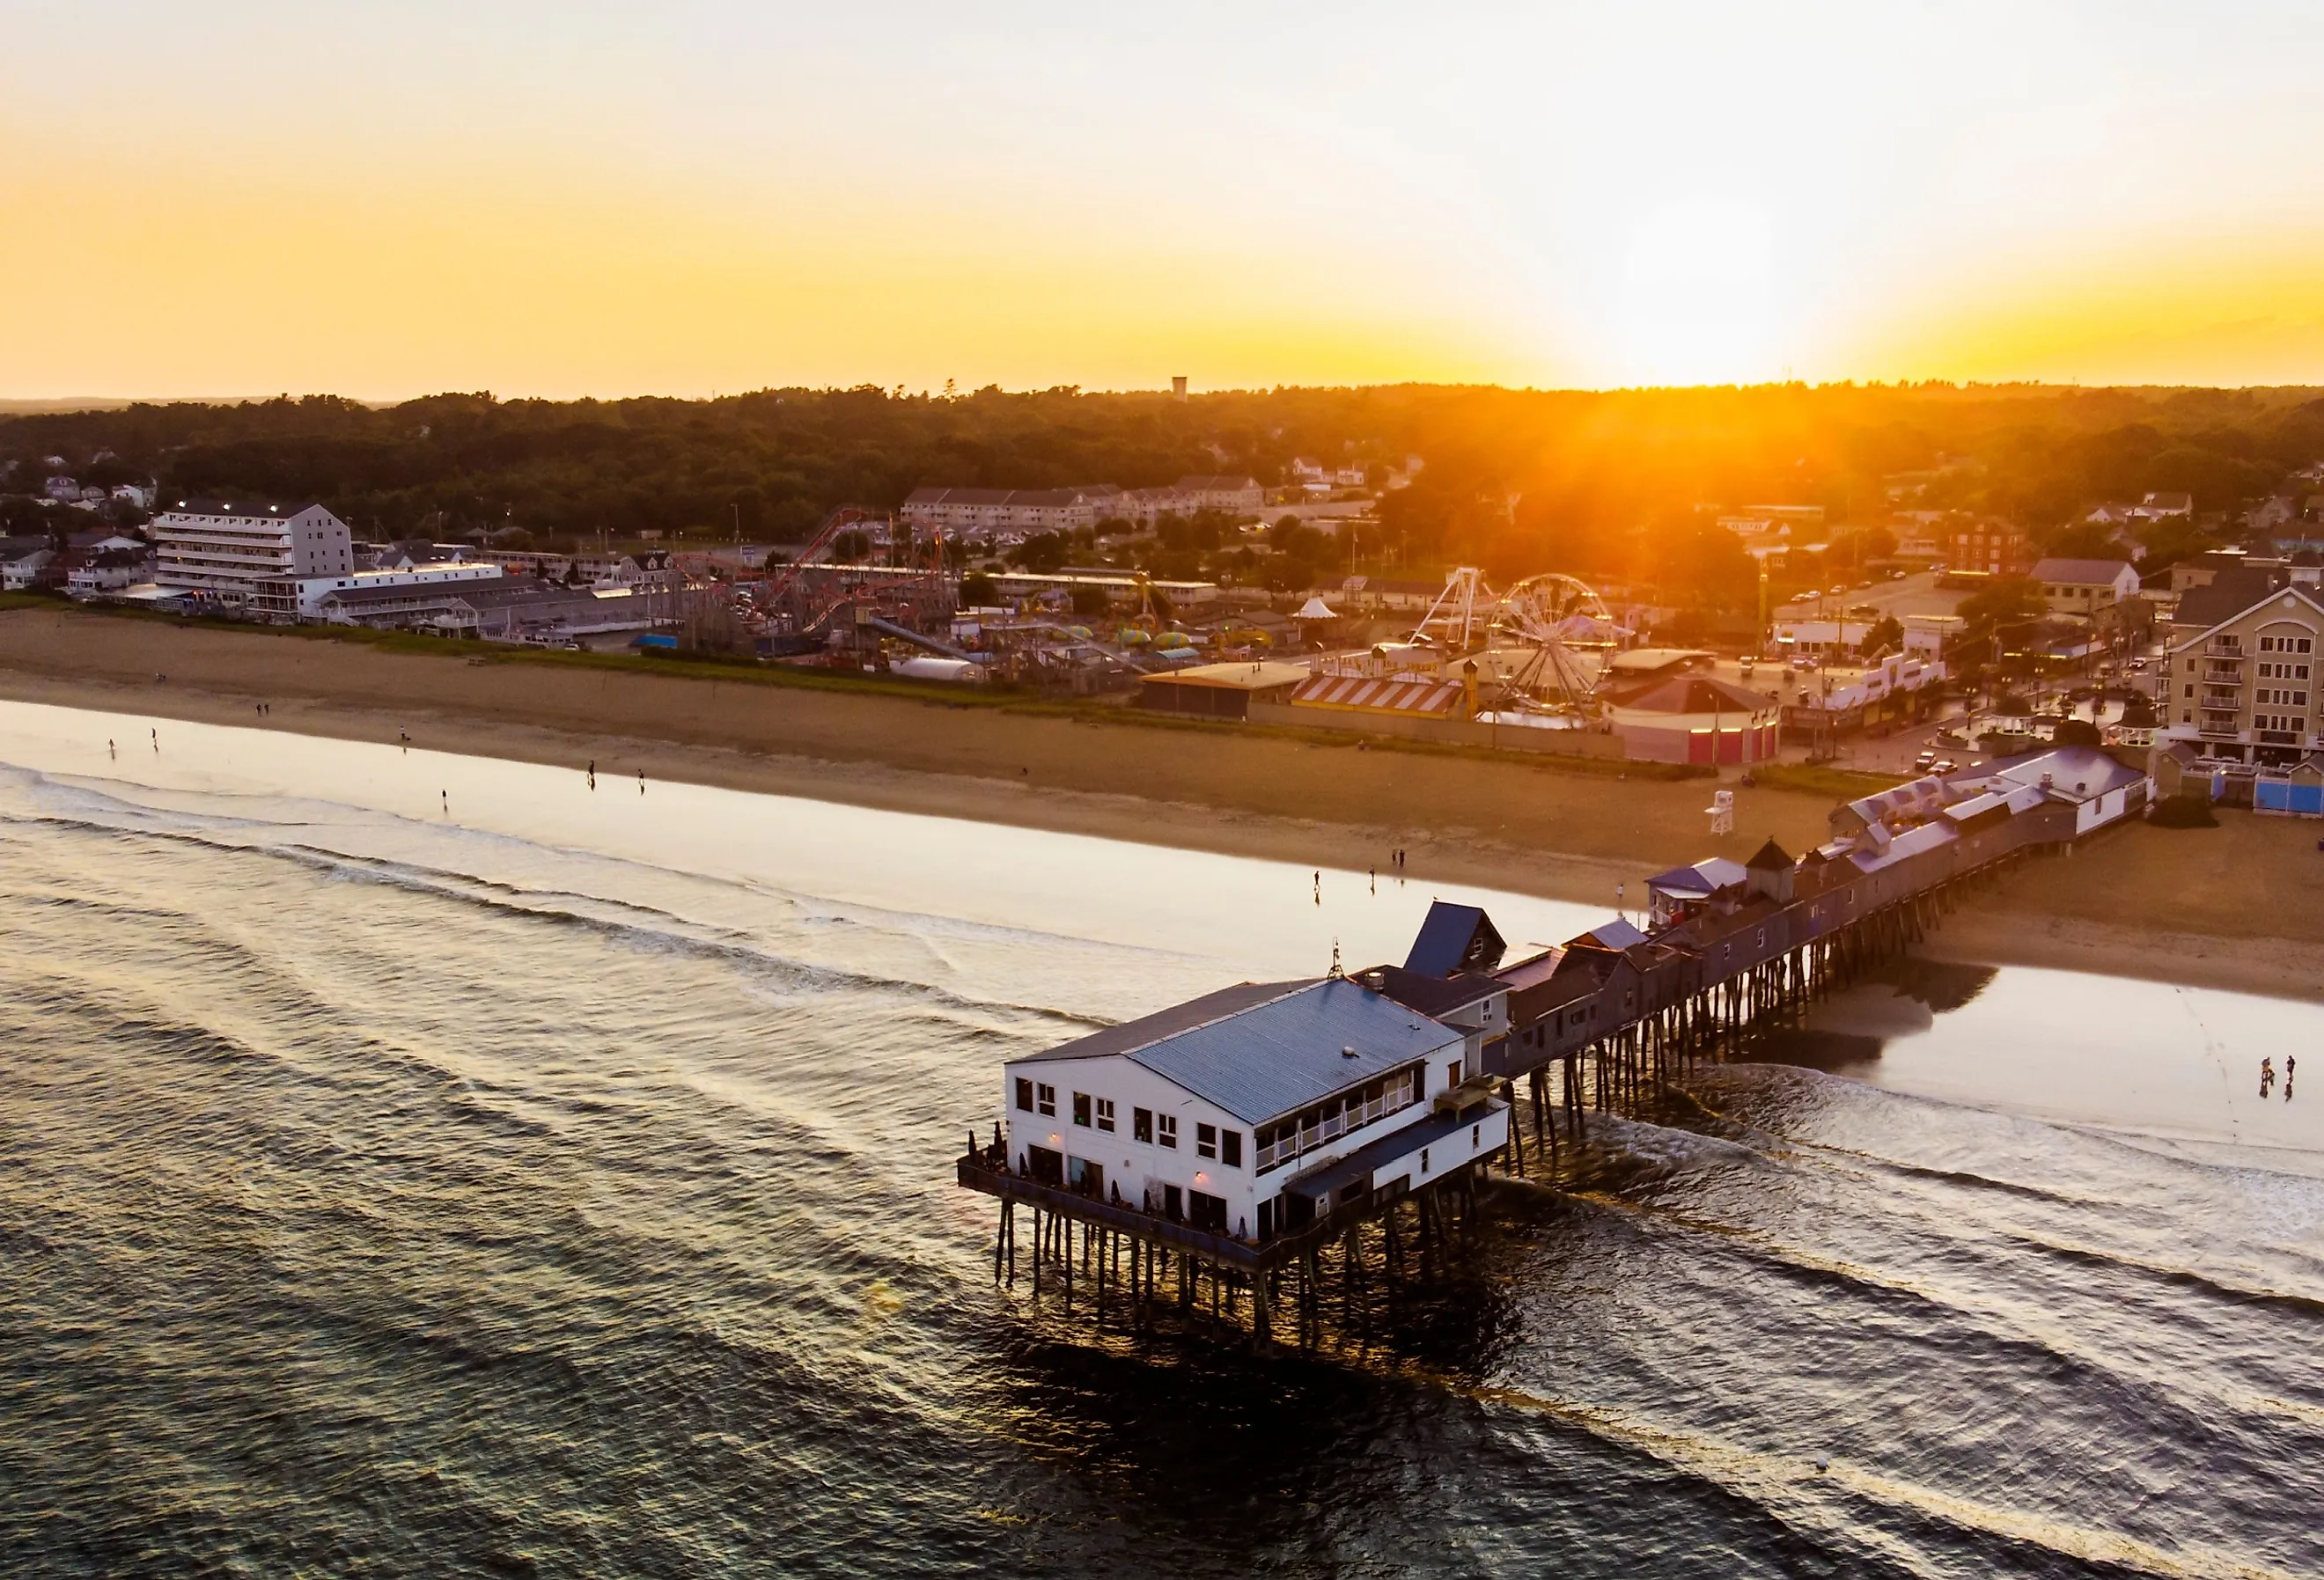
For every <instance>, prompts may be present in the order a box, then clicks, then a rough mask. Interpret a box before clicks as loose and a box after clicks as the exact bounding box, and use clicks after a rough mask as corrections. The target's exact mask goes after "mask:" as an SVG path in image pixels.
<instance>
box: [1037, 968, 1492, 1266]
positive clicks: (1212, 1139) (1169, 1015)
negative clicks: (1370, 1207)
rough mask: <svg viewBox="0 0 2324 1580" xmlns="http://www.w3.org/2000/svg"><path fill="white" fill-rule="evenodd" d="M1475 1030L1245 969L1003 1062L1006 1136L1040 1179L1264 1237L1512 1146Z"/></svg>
mask: <svg viewBox="0 0 2324 1580" xmlns="http://www.w3.org/2000/svg"><path fill="white" fill-rule="evenodd" d="M1488 996H1489V995H1488ZM1483 1041H1484V1034H1483V1032H1482V1031H1481V1030H1471V1029H1466V1028H1463V1027H1461V1026H1457V1025H1452V1024H1447V1023H1446V1022H1444V1021H1439V1020H1436V1019H1434V1018H1433V1017H1431V1016H1429V1015H1425V1014H1423V1013H1421V1012H1418V1011H1416V1010H1414V1009H1412V1008H1410V1007H1408V1006H1407V1005H1406V1004H1404V1003H1399V1002H1397V999H1395V998H1394V997H1392V996H1390V995H1389V994H1388V993H1384V992H1381V991H1379V989H1377V988H1374V987H1372V986H1369V985H1368V984H1366V983H1364V982H1361V981H1359V980H1356V979H1353V978H1350V977H1344V976H1338V975H1333V976H1326V977H1322V978H1317V979H1309V980H1302V981H1292V982H1271V983H1243V984H1240V985H1238V986H1234V987H1230V988H1224V989H1222V990H1220V991H1219V992H1216V993H1207V994H1204V995H1203V997H1201V998H1197V999H1194V1000H1193V1001H1191V1002H1189V1003H1183V1004H1177V1005H1174V1006H1172V1007H1171V1008H1169V1009H1167V1010H1162V1011H1159V1012H1156V1013H1154V1014H1150V1015H1144V1016H1140V1017H1139V1018H1138V1019H1136V1020H1133V1021H1125V1022H1123V1023H1122V1024H1120V1025H1118V1026H1111V1027H1108V1028H1106V1029H1105V1030H1102V1031H1095V1032H1092V1033H1090V1034H1089V1035H1088V1036H1085V1037H1081V1038H1076V1039H1074V1040H1073V1041H1071V1042H1067V1043H1064V1044H1062V1045H1060V1046H1058V1047H1056V1048H1052V1049H1047V1051H1045V1052H1041V1053H1037V1054H1034V1055H1031V1056H1030V1057H1028V1058H1020V1059H1014V1060H1011V1061H1010V1062H1009V1063H1008V1064H1007V1065H1006V1066H1005V1067H1003V1070H1002V1075H1001V1106H1002V1111H1003V1113H1005V1114H1006V1115H1007V1120H1006V1127H1005V1137H1004V1141H1003V1145H1004V1147H1005V1149H1006V1153H1007V1157H1008V1159H1009V1160H1010V1164H1011V1166H1012V1167H1013V1168H1014V1169H1016V1170H1017V1172H1018V1173H1019V1175H1020V1176H1025V1177H1029V1178H1032V1179H1034V1180H1036V1181H1037V1182H1039V1183H1042V1184H1047V1185H1049V1186H1053V1187H1058V1188H1062V1189H1066V1190H1072V1191H1075V1192H1078V1193H1080V1194H1082V1195H1084V1196H1087V1197H1092V1198H1094V1199H1096V1200H1100V1201H1105V1202H1118V1203H1126V1204H1128V1205H1130V1206H1145V1207H1146V1208H1148V1210H1150V1211H1153V1212H1156V1213H1158V1214H1160V1215H1162V1216H1163V1217H1165V1218H1167V1219H1169V1220H1171V1221H1173V1222H1178V1223H1185V1224H1191V1225H1192V1226H1193V1227H1194V1228H1196V1229H1201V1230H1207V1231H1209V1232H1210V1233H1212V1234H1219V1235H1222V1236H1224V1235H1231V1236H1232V1237H1234V1238H1235V1239H1237V1240H1242V1241H1251V1242H1257V1243H1265V1242H1266V1241H1267V1240H1268V1239H1270V1238H1271V1237H1273V1236H1274V1235H1275V1234H1278V1233H1281V1232H1284V1231H1286V1230H1293V1229H1297V1228H1300V1227H1303V1226H1304V1225H1305V1224H1309V1223H1312V1222H1314V1220H1315V1219H1316V1218H1318V1217H1321V1216H1323V1215H1326V1214H1329V1213H1331V1212H1333V1211H1335V1210H1337V1209H1339V1208H1342V1207H1343V1206H1351V1205H1356V1204H1360V1203H1367V1202H1369V1201H1373V1200H1376V1199H1378V1198H1379V1197H1382V1196H1384V1195H1388V1194H1390V1193H1394V1192H1397V1191H1401V1190H1406V1189H1412V1188H1416V1187H1419V1186H1422V1185H1425V1184H1426V1183H1428V1182H1430V1181H1431V1180H1432V1179H1433V1178H1435V1177H1437V1176H1440V1175H1443V1174H1444V1173H1445V1172H1447V1171H1449V1170H1452V1169H1460V1168H1462V1167H1463V1166H1464V1165H1466V1164H1469V1163H1471V1162H1472V1161H1474V1160H1477V1159H1479V1158H1481V1157H1484V1156H1486V1155H1488V1154H1489V1153H1492V1152H1494V1151H1497V1150H1499V1149H1500V1148H1501V1147H1502V1146H1503V1145H1504V1144H1506V1142H1507V1141H1508V1109H1507V1108H1506V1107H1504V1106H1503V1105H1502V1104H1500V1103H1499V1101H1498V1100H1497V1099H1495V1098H1494V1097H1493V1096H1492V1095H1491V1084H1490V1082H1489V1079H1488V1078H1487V1077H1486V1076H1484V1075H1483V1073H1482V1067H1481V1063H1480V1058H1481V1049H1482V1044H1483Z"/></svg>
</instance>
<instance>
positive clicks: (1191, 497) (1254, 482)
mask: <svg viewBox="0 0 2324 1580" xmlns="http://www.w3.org/2000/svg"><path fill="white" fill-rule="evenodd" d="M1172 486H1174V487H1175V488H1176V489H1177V491H1178V492H1179V493H1180V494H1183V495H1185V500H1186V503H1187V505H1188V506H1189V508H1190V509H1193V510H1222V511H1226V512H1228V513H1231V514H1237V515H1241V514H1248V513H1250V512H1252V511H1255V510H1257V509H1259V506H1261V505H1263V504H1266V503H1267V490H1266V489H1265V488H1264V487H1262V486H1261V485H1260V484H1259V479H1258V478H1256V477H1235V476H1210V475H1204V474H1200V473H1196V474H1190V475H1188V476H1184V477H1181V478H1179V479H1178V481H1177V482H1176V484H1174V485H1172Z"/></svg>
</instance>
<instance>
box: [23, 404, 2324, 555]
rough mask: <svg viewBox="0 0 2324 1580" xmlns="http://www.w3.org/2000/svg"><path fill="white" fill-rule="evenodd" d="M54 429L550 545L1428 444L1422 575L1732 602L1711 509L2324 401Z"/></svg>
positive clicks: (2309, 447)
mask: <svg viewBox="0 0 2324 1580" xmlns="http://www.w3.org/2000/svg"><path fill="white" fill-rule="evenodd" d="M51 456H54V457H60V458H61V459H62V460H63V461H64V462H65V464H66V467H67V468H68V469H69V470H70V471H71V472H72V473H73V474H74V475H75V476H78V477H80V478H81V479H82V480H83V481H85V482H95V483H100V484H101V483H108V482H115V481H142V480H143V479H144V478H147V477H151V478H153V479H155V480H157V481H158V482H159V483H160V485H161V488H162V491H163V494H164V503H165V504H166V501H167V498H168V497H169V496H171V495H173V494H174V495H188V494H195V493H200V494H224V495H226V496H229V497H230V496H232V495H234V494H250V495H253V496H260V497H270V498H291V497H298V498H315V499H319V500H322V501H324V502H326V503H327V504H329V505H330V506H331V507H332V508H333V509H334V510H335V511H337V513H339V514H340V515H341V516H343V517H344V518H346V520H347V521H348V522H349V523H350V524H351V525H353V526H354V527H355V529H356V531H357V532H358V534H359V535H361V536H365V537H379V538H392V537H404V536H410V535H413V534H421V535H430V536H435V537H445V538H448V537H453V536H457V535H459V534H462V533H465V532H468V531H473V530H475V529H479V528H481V529H483V530H484V531H488V532H493V533H498V534H501V535H503V538H504V539H507V540H510V541H530V542H533V543H536V544H540V545H543V546H552V545H556V544H559V543H576V542H581V541H588V540H592V539H595V538H597V537H598V536H599V535H601V534H603V535H605V536H608V537H611V538H613V539H615V540H620V539H624V538H633V537H634V536H635V535H636V534H638V533H640V532H644V531H654V532H659V533H661V534H663V535H664V536H665V537H666V538H669V537H675V536H676V535H678V534H681V533H683V534H685V535H687V536H688V537H700V538H709V539H718V538H726V537H733V536H740V537H742V538H744V539H750V540H756V541H775V542H793V541H798V540H800V539H802V538H804V537H805V536H807V534H808V533H809V532H811V531H813V530H814V527H815V525H816V522H819V521H820V520H821V519H822V518H823V517H824V515H825V514H826V513H828V512H829V511H831V510H832V509H834V508H835V507H837V506H839V505H842V504H859V505H864V506H868V507H871V508H875V509H878V508H886V507H891V506H894V505H896V504H899V503H900V502H901V501H902V499H903V498H904V496H905V495H906V494H908V493H909V492H910V490H911V489H913V488H914V487H917V486H920V485H964V486H985V487H1022V488H1041V487H1058V486H1067V485H1075V484H1086V483H1100V482H1104V483H1116V484H1120V485H1122V486H1124V487H1139V486H1150V485H1160V484H1166V483H1168V482H1171V481H1173V480H1174V479H1176V477H1178V476H1182V475H1185V474H1186V473H1190V472H1201V473H1217V472H1224V473H1238V474H1242V473H1247V474H1249V475H1250V476H1255V477H1257V478H1259V480H1260V481H1261V482H1265V483H1270V484H1272V483H1277V482H1280V481H1283V480H1285V479H1286V478H1287V477H1288V475H1289V467H1290V463H1291V461H1292V459H1293V458H1294V457H1300V456H1308V457H1317V458H1320V459H1323V460H1327V461H1330V462H1332V463H1334V464H1349V465H1359V466H1365V467H1374V468H1377V467H1382V466H1385V465H1397V464H1400V463H1401V462H1402V461H1403V460H1404V458H1405V457H1407V456H1417V457H1421V459H1422V460H1423V461H1424V462H1425V467H1424V469H1423V470H1422V471H1421V472H1420V473H1419V474H1418V475H1417V476H1416V478H1415V479H1414V481H1413V482H1412V484H1411V485H1410V486H1409V487H1406V488H1402V489H1399V490H1396V491H1394V492H1391V493H1390V494H1388V495H1387V496H1386V497H1385V498H1384V499H1383V501H1382V504H1381V506H1380V512H1379V514H1380V521H1379V526H1378V527H1377V528H1375V529H1374V532H1375V535H1376V537H1377V539H1378V541H1376V542H1374V543H1373V544H1371V545H1370V549H1371V551H1372V552H1374V553H1381V552H1385V553H1389V554H1392V555H1393V556H1395V557H1396V558H1397V559H1398V560H1399V561H1400V562H1402V563H1404V564H1406V565H1407V566H1409V567H1410V568H1411V570H1412V574H1414V575H1416V576H1433V575H1434V574H1435V573H1436V572H1437V571H1439V570H1441V568H1442V567H1443V565H1444V564H1446V563H1449V562H1452V561H1456V560H1459V561H1467V562H1472V563H1480V564H1482V565H1485V566H1486V567H1487V568H1489V569H1490V570H1492V571H1493V572H1494V573H1495V574H1497V575H1499V576H1502V577H1512V576H1517V575H1521V574H1525V573H1526V572H1530V571H1535V570H1544V569H1568V570H1575V571H1580V572H1584V573H1588V574H1593V575H1598V576H1601V577H1650V578H1652V579H1655V580H1657V581H1661V582H1664V583H1666V584H1668V585H1671V586H1673V587H1677V588H1680V589H1687V588H1693V589H1699V590H1701V591H1702V592H1703V593H1704V595H1705V596H1714V597H1716V598H1717V599H1720V600H1728V599H1732V598H1733V597H1736V596H1742V595H1741V594H1739V593H1738V590H1737V589H1738V588H1741V587H1748V584H1749V580H1750V578H1749V577H1748V564H1738V556H1739V550H1738V546H1737V544H1736V541H1735V540H1734V538H1733V537H1732V535H1731V534H1729V533H1727V532H1724V531H1720V530H1719V528H1718V527H1717V525H1716V521H1715V513H1716V511H1717V510H1718V509H1720V508H1727V509H1732V508H1740V507H1743V506H1748V505H1751V504H1821V505H1823V506H1825V507H1826V509H1827V511H1828V512H1829V514H1830V519H1831V521H1832V522H1834V523H1839V524H1840V525H1841V526H1842V527H1843V528H1844V527H1845V526H1846V525H1847V524H1849V523H1854V524H1857V525H1859V526H1862V527H1866V528H1870V527H1872V526H1873V525H1875V524H1876V523H1877V522H1880V521H1881V519H1882V518H1883V517H1884V516H1886V514H1888V513H1890V511H1891V510H1892V509H1894V508H1897V507H1899V506H1910V507H1912V508H1919V509H1944V510H1962V511H1969V512H1974V513H1980V514H1990V515H1997V516H2002V517H2006V518H2008V519H2011V520H2015V521H2017V522H2021V523H2022V524H2024V525H2025V526H2027V527H2029V528H2031V529H2033V531H2035V532H2036V534H2037V535H2038V536H2040V537H2041V538H2042V539H2043V541H2044V542H2045V544H2046V543H2049V542H2052V541H2055V542H2060V543H2065V544H2068V545H2072V544H2073V543H2075V542H2076V541H2078V540H2077V539H2076V538H2075V537H2074V534H2075V533H2076V532H2077V531H2080V529H2079V528H2078V527H2077V525H2076V523H2077V522H2079V521H2080V517H2081V516H2082V515H2083V514H2084V513H2086V512H2087V511H2088V509H2089V506H2090V505H2092V504H2096V503H2098V502H2099V501H2101V500H2106V499H2117V498H2120V499H2134V500H2135V499H2136V498H2138V497H2139V496H2140V495H2141V494H2144V493H2147V492H2150V491H2157V490H2183V491H2185V492H2187V493H2189V494H2192V495H2193V496H2194V500H2195V504H2196V507H2197V510H2198V512H2199V513H2202V514H2204V515H2207V516H2209V517H2210V518H2212V523H2213V524H2215V525H2216V524H2217V523H2218V522H2224V521H2225V520H2227V518H2230V517H2232V516H2233V515H2234V514H2235V513H2237V512H2238V511H2239V510H2240V508H2241V507H2242V506H2243V505H2244V504H2246V502H2248V501H2250V500H2252V499H2254V498H2255V497H2258V496H2261V495H2264V494H2267V493H2268V492H2270V491H2271V490H2273V489H2275V488H2278V487H2280V486H2282V485H2283V483H2284V481H2285V479H2286V478H2287V477H2288V476H2290V475H2291V474H2292V472H2294V471H2295V470H2297V469H2299V468H2301V467H2305V466H2308V465H2310V464H2312V463H2314V462H2315V461H2316V460H2317V459H2318V458H2319V457H2324V399H2319V392H2316V391H2313V390H2298V389H2283V390H2239V391H2223V390H2208V389H2179V390H2169V389H2151V390H2148V389H2101V390H2079V389H2058V388H2049V387H2042V386H1966V387H1964V386H1954V385H1946V384H1910V385H1854V384H1836V385H1820V386H1813V387H1811V386H1807V385H1803V384H1784V385H1771V386H1762V387H1753V388H1711V389H1692V390H1632V391H1611V392H1584V391H1537V390H1509V389H1501V388H1495V387H1467V386H1445V385H1382V386H1372V387H1366V388H1357V389H1297V388H1284V389H1276V390H1268V391H1247V392H1229V393H1218V394H1209V395H1200V396H1196V397H1194V398H1193V399H1191V400H1188V401H1185V402H1179V401H1176V400H1174V399H1172V398H1170V397H1169V396H1167V395H1165V394H1161V393H1087V392H1083V391H1080V390H1076V389H1072V388H1060V389H1055V390H1047V391H1037V392H1025V393H1009V392H1003V391H1001V390H998V389H986V390H982V391H978V392H976V393H973V394H968V395H964V396H960V397H957V398H954V397H944V396H938V397H930V396H926V395H910V394H906V393H902V392H900V391H883V390H880V389H876V388H871V387H864V388H858V389H849V390H805V389H797V390H763V391H758V392H755V393H749V394H743V395H734V396H727V397H722V398H719V399H715V400H704V401H683V400H670V399H658V398H655V399H649V398H639V399H632V400H614V401H596V400H584V401H568V402H550V401H537V400H514V401H500V400H495V399H494V398H493V396H492V395H490V394H489V393H474V394H458V393H447V394H440V395H431V396H428V397H425V398H423V399H420V400H413V401H407V402H401V403H398V404H393V405H378V406H374V405H367V404H364V403H362V402H355V401H350V400H346V399H343V398H339V397H336V396H329V395H309V396H306V397H303V398H295V399H294V398H291V397H287V396H286V397H283V398H280V399H276V400H271V401H262V402H241V403H236V404H230V405H217V404H208V405H206V404H199V403H182V404H179V403H172V404H137V405H132V406H128V407H124V408H121V409H117V410H109V411H82V412H70V413H42V414H33V415H23V416H16V417H12V418H7V419H5V420H0V469H5V476H0V492H5V493H8V494H15V495H17V496H19V498H20V499H21V498H22V497H23V496H24V495H27V494H33V493H37V491H38V489H39V486H40V482H39V479H40V478H41V477H42V476H43V475H44V474H45V472H46V471H47V470H48V467H47V457H51ZM1706 507H1710V508H1709V509H1706ZM21 509H22V507H21V505H20V506H18V507H16V509H15V511H14V513H21ZM1168 547H1169V548H1171V550H1173V552H1187V553H1193V552H1200V551H1203V550H1207V549H1209V548H1211V547H1213V545H1211V544H1208V543H1197V542H1192V541H1189V542H1185V543H1183V544H1173V545H1170V546H1168ZM1858 547H1859V548H1861V545H1860V544H1859V546H1858Z"/></svg>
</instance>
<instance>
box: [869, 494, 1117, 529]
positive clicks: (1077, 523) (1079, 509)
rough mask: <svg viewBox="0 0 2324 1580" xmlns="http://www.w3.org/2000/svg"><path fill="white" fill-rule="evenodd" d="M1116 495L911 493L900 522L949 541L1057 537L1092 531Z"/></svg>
mask: <svg viewBox="0 0 2324 1580" xmlns="http://www.w3.org/2000/svg"><path fill="white" fill-rule="evenodd" d="M1120 493H1121V490H1120V489H1119V488H1116V487H1113V486H1111V485H1091V486H1089V487H1084V488H915V489H913V490H912V492H911V494H909V495H908V496H907V497H906V499H905V501H904V509H903V517H904V521H905V522H906V523H907V524H908V525H909V526H912V527H914V528H916V529H919V530H922V531H943V532H946V533H949V534H951V535H953V536H954V537H966V536H969V535H970V534H977V535H981V536H986V537H990V536H991V535H992V534H993V533H996V532H1059V531H1074V530H1075V529H1078V528H1083V527H1093V526H1095V525H1096V524H1097V523H1098V522H1099V521H1100V520H1101V519H1102V518H1103V517H1105V516H1107V515H1109V514H1111V504H1112V503H1113V501H1114V500H1115V499H1116V498H1118V497H1119V496H1120Z"/></svg>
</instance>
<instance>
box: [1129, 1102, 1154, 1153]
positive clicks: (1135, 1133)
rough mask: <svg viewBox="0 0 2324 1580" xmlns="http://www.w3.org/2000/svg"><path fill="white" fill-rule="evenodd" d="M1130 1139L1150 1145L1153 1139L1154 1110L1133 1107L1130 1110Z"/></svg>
mask: <svg viewBox="0 0 2324 1580" xmlns="http://www.w3.org/2000/svg"><path fill="white" fill-rule="evenodd" d="M1130 1140H1131V1141H1145V1142H1147V1143H1148V1145H1151V1144H1152V1142H1153V1141H1154V1111H1153V1110H1152V1109H1150V1108H1133V1109H1131V1110H1130Z"/></svg>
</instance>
